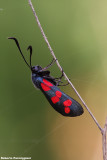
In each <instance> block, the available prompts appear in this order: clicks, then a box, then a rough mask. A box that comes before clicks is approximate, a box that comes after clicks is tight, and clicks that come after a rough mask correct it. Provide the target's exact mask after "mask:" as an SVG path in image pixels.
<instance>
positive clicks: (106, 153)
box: [102, 118, 107, 160]
mask: <svg viewBox="0 0 107 160" xmlns="http://www.w3.org/2000/svg"><path fill="white" fill-rule="evenodd" d="M106 133H107V118H106V122H105V125H104V129H103V132H102V146H103V160H107V144H106Z"/></svg>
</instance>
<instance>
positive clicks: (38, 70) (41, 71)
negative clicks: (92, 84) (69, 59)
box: [8, 37, 84, 117]
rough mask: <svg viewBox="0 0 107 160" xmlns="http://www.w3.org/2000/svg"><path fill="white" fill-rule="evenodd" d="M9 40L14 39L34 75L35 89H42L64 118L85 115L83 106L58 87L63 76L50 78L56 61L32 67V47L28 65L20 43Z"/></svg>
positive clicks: (30, 47)
mask: <svg viewBox="0 0 107 160" xmlns="http://www.w3.org/2000/svg"><path fill="white" fill-rule="evenodd" d="M8 39H12V40H14V41H15V43H16V45H17V47H18V49H19V51H20V54H21V55H22V58H23V59H24V61H25V63H26V65H27V66H28V67H29V68H30V70H31V73H32V82H33V84H34V86H35V87H37V88H38V89H40V90H41V91H42V93H43V94H44V95H45V97H46V99H47V100H48V102H49V103H50V105H51V106H52V107H53V108H54V109H55V110H56V111H57V112H59V113H60V114H62V115H63V116H68V117H76V116H80V115H81V114H83V112H84V111H83V108H82V106H81V105H80V104H79V103H78V102H77V101H76V100H74V99H73V98H71V97H70V96H68V95H67V94H65V93H64V92H62V91H61V90H60V89H59V88H58V86H61V85H60V82H61V79H62V77H63V71H62V75H61V76H60V77H59V78H54V77H52V76H50V71H49V70H47V69H48V68H49V67H51V66H52V65H53V64H54V63H55V61H56V60H55V59H53V60H52V62H51V63H50V64H49V65H48V66H47V67H45V68H42V67H41V66H38V65H37V66H32V63H31V60H32V46H29V47H28V48H27V50H29V51H30V63H28V62H27V61H26V59H25V57H24V55H23V53H22V51H21V49H20V46H19V42H18V40H17V39H16V38H14V37H9V38H8Z"/></svg>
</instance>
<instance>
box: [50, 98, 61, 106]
mask: <svg viewBox="0 0 107 160" xmlns="http://www.w3.org/2000/svg"><path fill="white" fill-rule="evenodd" d="M51 100H52V102H53V103H54V104H55V103H57V102H59V101H60V99H59V98H58V97H57V96H54V97H52V98H51Z"/></svg>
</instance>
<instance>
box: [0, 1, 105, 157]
mask: <svg viewBox="0 0 107 160" xmlns="http://www.w3.org/2000/svg"><path fill="white" fill-rule="evenodd" d="M32 3H33V5H34V8H35V9H36V11H37V14H38V17H39V19H40V22H41V24H42V27H43V29H44V31H45V33H46V35H47V37H48V40H49V41H50V44H51V46H52V48H53V50H54V52H55V54H56V56H57V59H58V60H59V62H60V64H61V66H62V67H63V69H64V71H65V72H66V74H67V75H68V77H69V78H70V79H71V81H72V82H73V84H74V85H75V87H76V89H77V90H78V91H79V93H80V94H81V96H82V97H83V99H84V100H85V102H86V103H87V105H88V106H89V108H90V110H91V111H92V112H93V114H94V115H95V117H96V119H97V120H98V122H99V123H100V125H101V126H102V127H103V126H104V124H105V119H106V116H107V1H106V0H103V1H101V0H81V1H80V0H66V1H65V0H54V1H53V0H32ZM9 36H14V37H16V38H17V39H18V40H19V42H20V46H21V48H22V50H23V53H24V55H25V56H26V58H27V60H28V61H29V54H28V52H27V51H26V48H27V47H28V45H32V46H33V57H32V64H33V65H37V64H39V65H41V66H42V67H45V66H46V65H47V64H49V63H50V62H51V60H52V56H51V54H50V52H49V50H48V47H47V45H46V43H45V42H44V39H43V37H42V35H41V33H40V30H39V28H38V26H37V23H36V21H35V18H34V16H33V13H32V10H31V8H30V6H29V5H28V1H27V0H26V1H25V0H5V1H4V0H0V157H1V156H2V157H3V156H4V157H7V156H16V157H20V156H22V157H25V156H28V157H32V159H34V160H50V159H51V160H65V159H66V160H71V159H72V160H86V159H87V160H102V137H101V133H100V131H99V129H98V127H97V126H96V125H95V123H94V122H93V120H92V118H91V117H90V115H89V114H88V113H87V111H86V109H85V108H84V114H83V115H82V116H80V117H76V118H66V117H63V116H61V115H60V114H58V113H57V112H55V111H54V110H53V108H52V107H51V106H50V105H49V103H48V102H47V101H46V99H45V97H44V95H42V93H41V92H40V91H39V90H36V89H35V88H34V87H33V85H32V82H31V73H30V70H29V68H27V66H26V65H25V63H24V61H23V60H22V57H21V55H20V54H19V51H18V49H17V47H16V45H15V43H14V42H13V41H12V40H8V39H7V37H9ZM50 70H51V73H52V75H53V76H55V77H58V76H59V75H60V74H61V73H60V71H59V69H58V68H57V66H56V65H54V66H53V67H52V68H51V69H50ZM64 81H65V80H64ZM61 89H62V90H63V91H64V92H66V93H67V94H69V95H70V96H72V97H73V98H75V99H76V100H77V101H78V102H80V100H79V99H78V97H77V96H76V94H75V93H74V91H73V90H72V88H71V87H70V86H66V87H61ZM80 103H81V102H80Z"/></svg>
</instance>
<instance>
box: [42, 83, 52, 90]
mask: <svg viewBox="0 0 107 160" xmlns="http://www.w3.org/2000/svg"><path fill="white" fill-rule="evenodd" d="M41 87H42V89H43V90H44V91H49V90H51V88H50V87H48V86H47V85H46V84H44V83H41Z"/></svg>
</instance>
